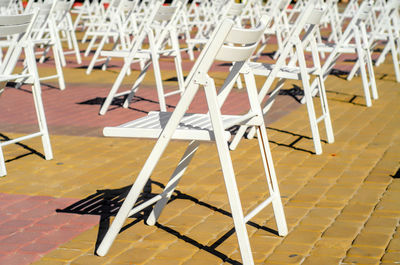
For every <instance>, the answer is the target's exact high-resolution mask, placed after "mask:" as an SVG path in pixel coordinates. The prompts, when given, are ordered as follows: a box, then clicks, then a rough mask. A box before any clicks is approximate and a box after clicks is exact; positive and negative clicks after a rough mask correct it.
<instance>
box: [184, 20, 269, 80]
mask: <svg viewBox="0 0 400 265" xmlns="http://www.w3.org/2000/svg"><path fill="white" fill-rule="evenodd" d="M268 21H269V18H268V17H266V16H264V17H263V18H261V20H260V22H261V23H260V25H259V26H258V27H257V28H255V29H244V28H236V27H233V26H234V24H235V23H234V21H233V20H231V19H225V20H223V22H222V23H220V25H219V26H218V27H217V28H216V29H215V30H214V32H213V34H212V36H211V37H210V40H209V41H208V42H207V44H206V45H205V47H204V49H203V50H202V52H201V53H200V55H199V57H198V59H197V60H196V63H195V64H194V66H193V67H192V70H191V71H190V73H189V75H188V76H187V78H186V79H185V88H187V87H188V86H189V85H194V84H195V80H194V78H195V77H196V76H197V75H198V74H206V73H207V72H208V71H209V69H210V67H211V65H212V63H213V62H214V60H221V61H229V62H239V61H245V60H247V59H249V58H250V56H251V55H252V53H253V52H254V50H255V49H256V47H257V44H258V41H259V40H260V39H261V36H262V34H263V33H264V31H265V28H266V27H267V24H268Z"/></svg>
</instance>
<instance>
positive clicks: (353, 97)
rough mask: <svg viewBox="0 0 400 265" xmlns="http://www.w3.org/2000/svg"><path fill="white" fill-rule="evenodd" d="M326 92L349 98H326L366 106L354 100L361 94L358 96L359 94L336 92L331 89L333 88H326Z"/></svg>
mask: <svg viewBox="0 0 400 265" xmlns="http://www.w3.org/2000/svg"><path fill="white" fill-rule="evenodd" d="M326 93H330V94H336V95H342V96H348V97H350V99H349V100H342V99H337V98H329V99H328V100H334V101H338V102H344V103H351V104H353V105H356V106H362V107H365V106H366V105H365V104H360V103H356V102H354V100H356V98H358V97H363V96H360V95H354V94H348V93H344V92H338V91H333V90H326Z"/></svg>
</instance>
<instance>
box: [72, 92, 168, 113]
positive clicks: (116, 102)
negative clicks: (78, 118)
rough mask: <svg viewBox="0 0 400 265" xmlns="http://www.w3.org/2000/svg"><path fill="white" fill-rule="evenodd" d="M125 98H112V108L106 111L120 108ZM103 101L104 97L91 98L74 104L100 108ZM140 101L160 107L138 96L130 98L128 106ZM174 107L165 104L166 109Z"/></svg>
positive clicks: (143, 111)
mask: <svg viewBox="0 0 400 265" xmlns="http://www.w3.org/2000/svg"><path fill="white" fill-rule="evenodd" d="M126 97H127V96H121V97H118V98H114V99H113V100H112V102H111V104H110V106H113V108H109V109H108V111H111V110H114V109H118V108H122V107H123V104H124V102H125V99H126ZM105 100H106V98H104V97H95V98H92V99H89V100H85V101H82V102H77V103H75V104H78V105H98V106H102V105H103V103H104V101H105ZM140 101H145V102H148V103H152V104H157V106H159V105H160V103H159V102H158V101H155V100H151V99H148V98H143V97H139V96H136V95H135V96H134V97H133V98H132V100H131V104H130V105H132V104H134V103H136V102H140ZM175 107H176V106H174V105H170V104H167V108H172V109H175ZM128 109H130V110H134V111H139V112H142V113H146V114H148V113H149V112H148V111H145V110H141V109H137V108H132V107H130V106H129V107H128Z"/></svg>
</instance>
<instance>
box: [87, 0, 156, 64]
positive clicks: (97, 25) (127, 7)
mask: <svg viewBox="0 0 400 265" xmlns="http://www.w3.org/2000/svg"><path fill="white" fill-rule="evenodd" d="M100 5H103V3H100ZM141 5H144V3H142V4H141ZM136 8H138V1H128V0H112V1H111V2H110V4H109V6H108V8H107V10H106V11H105V12H104V14H103V12H99V11H98V13H99V14H97V15H96V16H94V17H93V18H91V21H90V22H89V23H88V28H87V30H86V32H85V35H84V37H83V39H82V42H84V41H85V40H86V38H87V37H89V36H91V40H90V42H89V45H88V46H87V48H86V51H85V53H84V55H85V56H86V57H87V56H89V54H90V52H91V51H92V49H93V48H95V47H96V48H97V47H99V46H100V47H101V48H102V46H104V42H108V41H109V38H113V39H114V43H115V44H118V43H117V41H119V42H120V44H121V46H122V49H126V48H127V47H128V44H127V43H129V41H128V40H129V36H130V35H132V34H135V33H136V32H135V31H136V30H137V29H136V27H137V25H136V20H135V21H133V23H130V22H131V21H130V20H129V19H136V16H135V15H136V12H135V9H136ZM100 10H102V9H100ZM132 12H135V13H134V14H132ZM147 12H149V10H146V13H147ZM98 38H101V41H100V43H99V44H96V40H97V39H98ZM97 50H98V49H97ZM96 59H97V58H95V59H94V60H96ZM92 62H93V59H92Z"/></svg>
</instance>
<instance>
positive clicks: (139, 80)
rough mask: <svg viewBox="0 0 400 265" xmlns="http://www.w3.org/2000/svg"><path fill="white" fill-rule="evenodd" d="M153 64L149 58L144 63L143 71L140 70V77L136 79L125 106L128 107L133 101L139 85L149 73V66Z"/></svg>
mask: <svg viewBox="0 0 400 265" xmlns="http://www.w3.org/2000/svg"><path fill="white" fill-rule="evenodd" d="M150 65H151V60H148V61H147V63H146V64H145V65H144V67H143V69H142V71H141V72H140V74H139V76H138V78H137V79H136V81H135V83H134V84H133V86H132V88H131V92H130V93H129V95H128V96H127V97H126V99H125V101H124V104H123V107H124V108H128V107H129V105H130V104H131V102H132V99H133V97H134V96H135V94H136V92H137V91H138V89H139V85H140V83H142V81H143V79H144V77H145V76H146V74H147V71H148V70H149V67H150Z"/></svg>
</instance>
